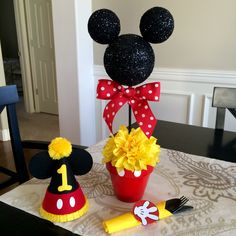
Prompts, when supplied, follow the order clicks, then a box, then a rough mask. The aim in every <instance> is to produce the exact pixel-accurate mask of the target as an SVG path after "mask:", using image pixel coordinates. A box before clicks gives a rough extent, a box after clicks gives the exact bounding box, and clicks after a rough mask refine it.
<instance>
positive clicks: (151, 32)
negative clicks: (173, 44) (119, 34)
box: [139, 7, 174, 43]
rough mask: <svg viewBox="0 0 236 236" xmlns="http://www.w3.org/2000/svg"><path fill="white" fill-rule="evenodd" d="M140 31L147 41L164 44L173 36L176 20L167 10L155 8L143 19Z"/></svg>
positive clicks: (147, 12)
mask: <svg viewBox="0 0 236 236" xmlns="http://www.w3.org/2000/svg"><path fill="white" fill-rule="evenodd" d="M139 29H140V32H141V34H142V36H143V38H144V39H145V40H146V41H148V42H150V43H162V42H164V41H166V40H167V39H168V38H169V37H170V36H171V34H172V32H173V30H174V18H173V16H172V15H171V13H170V12H169V11H168V10H167V9H165V8H162V7H153V8H151V9H149V10H147V11H146V12H145V13H144V14H143V16H142V17H141V20H140V25H139Z"/></svg>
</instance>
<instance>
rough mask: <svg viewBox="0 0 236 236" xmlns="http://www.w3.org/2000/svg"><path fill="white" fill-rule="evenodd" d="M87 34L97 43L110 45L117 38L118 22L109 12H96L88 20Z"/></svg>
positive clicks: (118, 31) (112, 13) (106, 10)
mask: <svg viewBox="0 0 236 236" xmlns="http://www.w3.org/2000/svg"><path fill="white" fill-rule="evenodd" d="M88 32H89V34H90V36H91V38H92V39H93V40H94V41H96V42H97V43H100V44H110V43H112V42H113V41H114V40H116V39H117V38H118V35H119V33H120V20H119V18H118V17H117V15H116V14H115V13H114V12H113V11H111V10H108V9H100V10H97V11H95V12H94V13H93V14H92V15H91V16H90V18H89V21H88Z"/></svg>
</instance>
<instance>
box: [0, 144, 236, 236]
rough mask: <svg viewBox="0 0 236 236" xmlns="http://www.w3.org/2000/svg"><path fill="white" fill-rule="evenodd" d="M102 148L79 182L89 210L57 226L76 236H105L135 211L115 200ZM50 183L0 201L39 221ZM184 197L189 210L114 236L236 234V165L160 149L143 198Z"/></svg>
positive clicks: (21, 188)
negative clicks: (108, 224)
mask: <svg viewBox="0 0 236 236" xmlns="http://www.w3.org/2000/svg"><path fill="white" fill-rule="evenodd" d="M104 145H105V141H103V142H100V143H98V144H96V145H94V146H92V147H90V148H89V149H88V151H89V152H90V153H91V155H92V156H93V159H94V165H93V169H92V170H91V171H90V172H89V173H88V174H87V175H84V176H82V177H78V181H79V183H80V185H81V187H82V189H83V191H84V193H85V195H86V196H87V198H88V199H89V204H90V208H89V211H88V212H87V213H86V214H85V215H84V216H83V217H81V218H80V219H77V220H75V221H71V222H66V223H56V224H57V225H59V226H61V227H63V228H66V229H68V230H70V231H72V232H74V233H77V234H80V235H88V236H91V235H93V236H102V235H107V233H105V231H104V230H103V227H102V221H103V220H107V219H110V218H112V217H114V216H117V215H120V214H122V213H125V212H129V211H130V210H131V209H132V206H133V203H124V202H121V201H119V200H117V199H116V198H115V197H114V193H113V190H112V184H111V180H110V177H109V173H108V172H107V170H106V168H105V165H104V164H101V159H102V155H101V150H102V148H103V146H104ZM48 184H49V179H47V180H43V181H42V180H38V179H35V178H33V179H31V180H30V181H28V182H26V183H25V184H23V185H20V186H18V187H17V188H15V189H13V190H12V191H10V192H8V193H6V194H4V195H2V196H0V201H3V202H5V203H7V204H9V205H12V206H15V207H17V208H19V209H22V210H24V211H26V212H29V213H31V214H33V215H36V216H38V217H40V216H39V213H38V209H39V207H40V204H41V203H42V199H43V197H44V194H45V190H46V188H47V186H48ZM182 195H184V196H186V197H188V198H189V199H190V201H189V202H188V205H192V206H193V207H194V209H193V210H190V211H186V212H183V213H178V214H176V215H173V216H171V217H169V218H166V219H163V220H160V221H158V222H156V223H153V224H150V225H148V226H141V225H140V226H137V227H135V228H132V229H128V230H124V231H121V232H118V233H114V234H113V235H129V236H131V235H148V236H150V235H166V236H167V235H168V236H173V235H176V236H187V235H189V236H190V235H191V236H195V235H196V236H197V235H208V236H210V235H212V236H213V235H214V236H215V235H230V236H232V235H236V164H234V163H230V162H224V161H219V160H215V159H210V158H206V157H201V156H195V155H190V154H186V153H183V152H179V151H174V150H168V149H163V148H162V149H161V155H160V163H159V165H158V166H157V167H156V168H155V170H154V172H153V173H152V174H151V177H150V180H149V183H148V186H147V189H146V192H145V195H144V197H143V199H146V200H150V201H152V202H155V203H157V202H159V201H161V200H168V199H171V198H175V197H180V196H182Z"/></svg>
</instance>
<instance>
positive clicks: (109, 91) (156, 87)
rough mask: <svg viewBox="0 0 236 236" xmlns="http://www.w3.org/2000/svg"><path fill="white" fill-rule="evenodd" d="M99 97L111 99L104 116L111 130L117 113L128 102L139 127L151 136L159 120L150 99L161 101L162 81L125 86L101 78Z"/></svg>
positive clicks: (98, 88)
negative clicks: (154, 113)
mask: <svg viewBox="0 0 236 236" xmlns="http://www.w3.org/2000/svg"><path fill="white" fill-rule="evenodd" d="M97 98H99V99H104V100H111V101H110V102H109V103H108V104H107V105H106V107H105V109H104V112H103V118H104V120H105V121H106V123H107V125H108V127H109V129H110V131H111V132H112V123H113V120H114V117H115V115H116V113H117V112H118V111H119V110H120V108H121V107H122V106H124V105H125V104H126V103H128V104H129V105H130V106H131V109H132V111H133V114H134V117H135V119H136V121H137V122H138V124H139V127H140V128H141V129H142V130H143V132H144V133H145V134H146V136H147V137H148V138H150V136H151V135H152V133H153V130H154V128H155V126H156V122H157V120H156V118H155V116H154V115H153V113H152V111H151V108H150V107H149V104H148V101H155V102H157V101H159V98H160V82H154V83H147V84H144V85H141V86H138V87H135V88H133V87H127V88H124V87H123V86H122V85H120V84H118V83H116V82H115V81H112V80H106V79H101V80H99V81H98V86H97Z"/></svg>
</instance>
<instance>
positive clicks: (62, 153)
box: [48, 137, 72, 160]
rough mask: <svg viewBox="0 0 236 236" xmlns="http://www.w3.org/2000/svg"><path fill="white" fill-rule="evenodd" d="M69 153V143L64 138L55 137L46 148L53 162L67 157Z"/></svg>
mask: <svg viewBox="0 0 236 236" xmlns="http://www.w3.org/2000/svg"><path fill="white" fill-rule="evenodd" d="M71 152H72V146H71V143H70V142H69V141H68V140H67V139H65V138H61V137H57V138H55V139H53V140H52V141H51V143H50V144H49V146H48V153H49V156H50V157H51V158H52V159H54V160H59V159H61V158H63V157H68V156H69V155H70V154H71Z"/></svg>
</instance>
